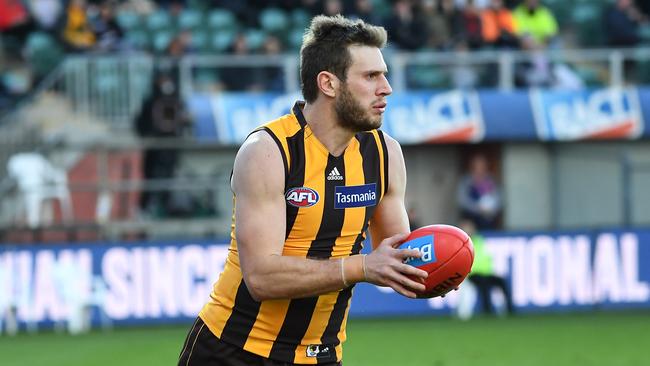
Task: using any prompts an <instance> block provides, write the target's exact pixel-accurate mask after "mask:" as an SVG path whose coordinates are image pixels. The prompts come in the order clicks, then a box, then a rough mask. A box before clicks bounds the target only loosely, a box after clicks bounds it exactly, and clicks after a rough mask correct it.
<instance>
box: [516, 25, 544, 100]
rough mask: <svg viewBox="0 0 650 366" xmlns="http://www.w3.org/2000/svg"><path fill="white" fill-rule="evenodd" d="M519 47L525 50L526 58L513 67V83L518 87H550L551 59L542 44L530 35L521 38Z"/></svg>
mask: <svg viewBox="0 0 650 366" xmlns="http://www.w3.org/2000/svg"><path fill="white" fill-rule="evenodd" d="M521 48H522V50H524V51H527V57H528V60H527V61H525V62H522V63H519V64H517V65H516V67H515V85H516V86H518V87H540V88H546V87H550V86H551V84H552V82H553V72H552V65H551V61H550V60H549V58H548V56H547V55H546V53H545V52H544V48H543V46H542V45H541V44H540V43H538V42H536V41H535V40H534V39H533V37H532V36H530V35H525V36H523V37H522V38H521Z"/></svg>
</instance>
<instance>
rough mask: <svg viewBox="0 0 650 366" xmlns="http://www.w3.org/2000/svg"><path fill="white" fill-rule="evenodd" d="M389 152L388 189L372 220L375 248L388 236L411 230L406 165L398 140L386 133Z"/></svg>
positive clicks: (371, 226) (371, 233)
mask: <svg viewBox="0 0 650 366" xmlns="http://www.w3.org/2000/svg"><path fill="white" fill-rule="evenodd" d="M384 136H385V138H386V147H387V152H388V176H389V177H388V182H389V184H388V190H387V191H386V194H385V195H384V197H383V198H382V200H381V202H380V203H379V205H378V206H377V209H376V210H375V213H374V214H373V217H372V219H371V222H370V235H371V237H372V245H373V248H374V247H376V246H377V245H379V243H380V242H381V241H382V240H383V239H385V238H388V237H391V236H393V235H395V234H399V233H406V232H409V221H408V215H407V213H406V207H405V206H404V197H405V195H406V166H405V164H404V156H403V155H402V149H401V148H400V146H399V144H398V143H397V141H395V140H394V139H393V138H391V137H390V136H388V135H386V134H384Z"/></svg>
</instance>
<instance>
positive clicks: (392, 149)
mask: <svg viewBox="0 0 650 366" xmlns="http://www.w3.org/2000/svg"><path fill="white" fill-rule="evenodd" d="M377 132H378V133H379V134H381V135H383V137H384V141H385V142H386V150H388V154H400V155H402V146H401V145H400V143H399V142H398V141H397V140H395V139H394V138H393V137H392V136H391V135H389V134H388V133H386V132H385V131H381V130H377Z"/></svg>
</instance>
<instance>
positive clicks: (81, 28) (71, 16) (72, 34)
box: [63, 0, 95, 51]
mask: <svg viewBox="0 0 650 366" xmlns="http://www.w3.org/2000/svg"><path fill="white" fill-rule="evenodd" d="M86 10H87V8H86V1H85V0H70V3H69V4H68V8H67V10H66V22H65V27H64V29H63V40H64V42H65V43H66V45H67V46H68V48H69V49H70V50H71V51H86V50H90V49H91V48H92V47H93V46H94V45H95V33H93V30H92V27H91V25H90V23H89V21H88V17H87V15H86Z"/></svg>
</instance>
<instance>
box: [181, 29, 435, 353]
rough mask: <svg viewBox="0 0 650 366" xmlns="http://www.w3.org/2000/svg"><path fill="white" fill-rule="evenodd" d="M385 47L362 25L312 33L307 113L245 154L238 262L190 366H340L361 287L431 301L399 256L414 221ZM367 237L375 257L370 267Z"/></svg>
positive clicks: (298, 113) (236, 179)
mask: <svg viewBox="0 0 650 366" xmlns="http://www.w3.org/2000/svg"><path fill="white" fill-rule="evenodd" d="M386 38H387V36H386V31H385V30H384V29H383V28H381V27H376V26H371V25H367V24H365V23H364V22H363V21H361V20H356V21H352V20H349V19H347V18H344V17H342V16H336V17H326V16H318V17H315V18H314V19H313V20H312V23H311V26H310V27H309V29H308V30H307V32H306V34H305V37H304V41H303V45H302V48H301V52H300V54H301V58H300V60H301V63H300V65H301V66H300V75H301V85H302V94H303V96H304V98H305V102H302V101H298V102H297V103H296V104H295V105H294V107H293V108H292V113H291V114H287V115H284V116H282V117H280V118H278V119H276V120H274V121H271V122H269V123H267V124H265V125H263V126H261V127H259V128H257V129H256V130H254V131H253V132H252V133H251V134H250V135H249V136H248V138H247V139H246V141H245V142H244V143H243V145H242V146H241V147H240V149H239V151H238V153H237V157H236V158H235V163H234V168H233V173H232V178H231V188H232V191H233V197H234V204H233V206H234V207H235V209H234V217H233V223H232V226H231V227H232V232H231V238H232V241H231V244H230V250H229V254H228V258H227V261H226V265H225V268H224V270H223V272H222V273H221V276H220V278H219V279H218V280H217V282H216V283H215V285H214V288H213V291H212V293H211V295H210V299H209V300H208V302H207V304H206V305H205V306H204V307H203V309H202V310H201V312H200V314H199V317H198V318H197V319H196V322H195V323H194V325H193V326H192V327H191V330H190V332H189V334H188V337H187V338H186V341H185V344H184V346H183V349H182V351H181V355H180V358H179V362H178V364H179V365H219V366H243V365H246V366H255V365H259V366H262V365H267V366H273V365H277V366H280V365H294V364H319V365H329V366H335V365H341V358H342V354H343V349H342V343H343V342H344V341H345V339H346V333H345V331H346V320H347V314H348V309H349V305H350V299H351V297H352V292H353V288H354V286H355V284H356V283H358V282H364V281H365V282H370V283H373V284H375V285H379V286H389V287H391V288H393V289H394V290H395V291H397V292H398V293H400V294H402V295H404V296H408V297H410V298H414V297H415V291H423V290H424V285H423V284H422V283H421V282H420V281H419V280H421V279H423V278H425V277H426V272H424V271H422V270H419V269H417V268H415V267H412V266H409V265H408V264H405V263H403V261H404V259H406V258H408V257H409V256H414V257H415V258H419V257H420V256H421V254H420V252H419V251H417V250H411V249H396V248H395V246H396V245H397V244H398V243H400V242H402V241H404V240H405V239H406V237H407V236H408V233H409V222H408V216H407V212H406V208H405V204H404V196H405V190H406V168H405V166H404V159H403V155H402V152H401V148H400V146H399V144H398V142H397V141H395V140H394V139H392V138H390V137H389V136H387V135H386V134H384V133H383V132H381V131H380V130H378V128H379V127H380V126H381V122H382V116H383V113H384V111H385V108H386V106H387V104H386V98H387V97H388V95H390V94H391V93H392V89H391V87H390V84H389V83H388V79H387V78H386V73H387V71H388V70H387V67H386V63H385V62H384V60H383V56H382V54H381V48H383V47H384V46H385V44H386ZM382 162H385V164H384V163H382ZM388 182H390V184H387V183H388ZM355 192H356V193H355ZM367 228H369V229H370V232H371V237H372V246H373V248H374V250H373V251H372V252H371V253H370V254H367V255H364V254H360V251H361V248H362V242H363V241H364V239H365V230H366V229H367ZM414 278H417V279H418V280H415V279H414Z"/></svg>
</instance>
